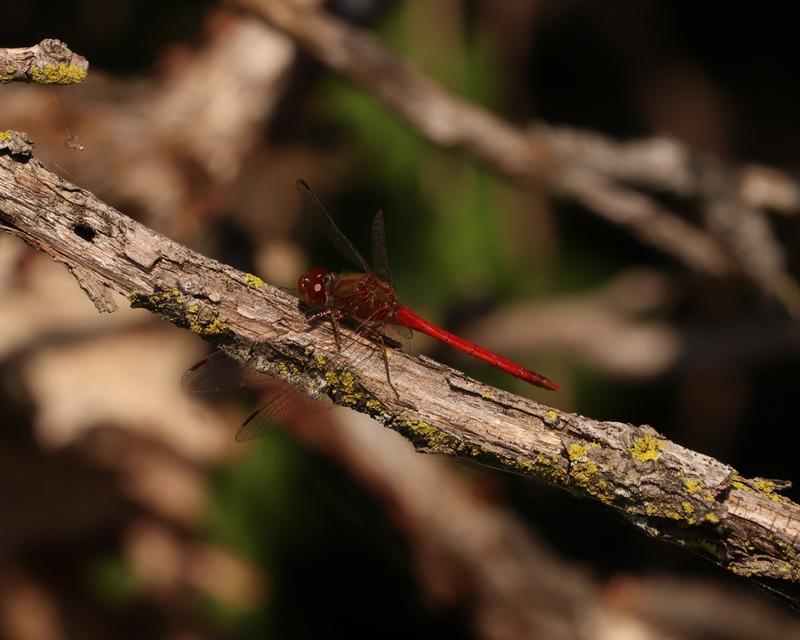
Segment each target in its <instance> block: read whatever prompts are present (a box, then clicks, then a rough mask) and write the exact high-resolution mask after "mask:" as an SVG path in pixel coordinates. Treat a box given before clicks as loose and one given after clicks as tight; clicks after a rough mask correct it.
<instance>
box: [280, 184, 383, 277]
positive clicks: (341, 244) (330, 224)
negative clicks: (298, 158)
mask: <svg viewBox="0 0 800 640" xmlns="http://www.w3.org/2000/svg"><path fill="white" fill-rule="evenodd" d="M295 184H296V185H297V190H298V191H299V192H300V194H301V195H303V196H305V197H306V198H308V199H309V200H310V201H311V203H312V204H313V205H314V208H315V209H316V210H317V213H318V214H319V216H320V218H322V222H323V225H322V229H323V231H324V232H325V235H326V236H327V237H328V240H330V242H331V244H333V246H334V247H336V249H337V250H338V251H339V253H341V254H342V255H343V256H344V257H345V258H347V259H348V260H350V262H352V263H353V264H354V265H355V266H357V267H359V268H360V269H362V270H363V271H364V272H365V273H372V269H371V268H370V266H369V265H368V264H367V261H366V260H364V256H362V255H361V253H360V252H359V251H358V249H356V248H355V247H354V246H353V243H352V242H350V240H348V239H347V236H346V235H344V233H342V230H341V229H339V227H337V226H336V223H335V222H334V221H333V218H332V217H331V214H330V213H328V210H327V209H326V208H325V205H323V204H322V202H321V201H320V199H319V198H317V196H316V195H315V194H314V192H313V191H312V190H311V187H309V186H308V185H307V184H306V183H305V181H303V180H297V182H296V183H295Z"/></svg>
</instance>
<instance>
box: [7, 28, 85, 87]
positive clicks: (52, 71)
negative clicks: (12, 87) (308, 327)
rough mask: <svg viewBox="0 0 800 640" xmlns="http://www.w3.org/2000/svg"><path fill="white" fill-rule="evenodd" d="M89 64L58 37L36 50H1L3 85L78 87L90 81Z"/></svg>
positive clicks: (43, 41) (47, 41)
mask: <svg viewBox="0 0 800 640" xmlns="http://www.w3.org/2000/svg"><path fill="white" fill-rule="evenodd" d="M88 68H89V62H88V61H87V60H86V58H84V57H83V56H81V55H78V54H77V53H74V52H73V51H71V50H70V48H69V47H68V46H67V45H66V44H64V43H63V42H61V40H56V39H54V38H46V39H44V40H42V41H41V42H40V43H39V44H35V45H33V46H32V47H18V48H15V49H2V48H0V84H2V83H5V82H35V83H37V84H75V83H77V82H82V81H83V79H84V78H86V71H87V69H88Z"/></svg>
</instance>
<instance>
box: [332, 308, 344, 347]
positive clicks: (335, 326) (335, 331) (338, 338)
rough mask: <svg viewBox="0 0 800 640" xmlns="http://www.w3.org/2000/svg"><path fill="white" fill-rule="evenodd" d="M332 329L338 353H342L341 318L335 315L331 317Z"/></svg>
mask: <svg viewBox="0 0 800 640" xmlns="http://www.w3.org/2000/svg"><path fill="white" fill-rule="evenodd" d="M329 318H330V321H331V327H332V328H333V340H334V341H335V342H336V351H338V352H339V353H341V352H342V334H341V332H340V331H339V318H338V317H337V315H336V314H335V313H331V314H330V315H329Z"/></svg>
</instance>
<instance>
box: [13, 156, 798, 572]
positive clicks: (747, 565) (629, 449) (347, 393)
mask: <svg viewBox="0 0 800 640" xmlns="http://www.w3.org/2000/svg"><path fill="white" fill-rule="evenodd" d="M0 225H2V227H3V228H4V229H6V230H8V231H10V232H11V233H13V234H15V235H17V236H19V237H21V238H23V239H24V240H26V241H27V242H28V243H29V244H31V245H33V246H34V247H37V248H38V249H41V250H43V251H45V252H47V253H49V254H50V255H52V256H53V257H54V258H55V259H56V260H58V261H60V262H62V263H64V264H65V265H67V266H68V267H69V268H70V269H71V271H72V273H73V275H75V276H76V277H78V278H81V277H83V275H84V274H86V273H91V274H92V280H93V284H92V287H91V288H92V290H97V288H98V287H99V288H110V289H114V290H116V291H118V292H121V293H123V294H125V295H127V296H128V297H129V299H130V300H131V302H132V304H133V305H134V306H138V307H144V308H147V309H149V310H150V311H152V312H154V313H156V314H158V315H160V316H161V317H163V318H165V319H167V320H169V321H170V322H173V323H174V324H176V325H178V326H181V327H184V328H188V329H190V330H192V331H194V332H195V333H197V334H198V335H201V336H202V337H204V338H206V339H208V340H210V341H212V342H214V343H215V344H216V345H218V346H219V347H221V348H223V349H224V350H226V351H227V352H228V353H229V354H231V355H232V356H233V357H235V358H237V359H238V360H240V361H242V362H245V363H247V364H248V365H249V366H252V367H254V368H256V369H259V370H261V371H265V372H267V373H270V374H272V375H275V376H276V377H279V378H282V379H283V380H287V381H290V382H292V383H294V384H296V385H298V386H300V387H302V388H303V389H305V390H308V391H312V392H314V391H320V390H321V391H323V392H325V393H327V394H328V395H330V396H331V397H332V398H333V399H334V400H335V401H336V402H337V403H339V404H341V405H344V406H348V407H351V408H353V409H356V410H358V411H361V412H363V413H367V414H368V415H370V416H371V417H373V418H375V419H376V420H378V421H379V422H381V423H383V424H384V425H385V426H387V427H390V428H392V429H394V430H396V431H398V432H399V433H401V434H402V435H404V436H405V437H406V438H408V439H409V440H411V441H412V442H413V444H414V445H415V447H416V448H417V449H418V450H420V451H424V452H430V453H440V454H445V455H449V456H458V457H464V458H469V459H472V460H476V461H478V462H481V463H484V464H489V465H492V466H495V467H499V468H501V469H504V470H508V471H512V472H515V473H520V474H523V475H527V476H531V477H537V478H541V479H545V480H547V481H548V482H550V483H552V484H554V485H557V486H560V487H563V488H565V489H567V490H569V491H571V492H573V493H575V494H577V495H581V496H584V497H587V498H590V499H594V500H598V501H600V502H602V503H603V504H606V505H608V506H609V507H611V508H613V509H615V510H616V511H617V512H619V513H620V514H621V515H623V516H624V517H625V518H627V519H628V520H629V521H631V522H632V523H634V524H635V525H637V526H638V527H640V528H641V529H642V530H644V531H645V532H647V533H648V534H650V535H653V536H658V537H662V538H665V539H668V540H672V541H674V542H677V543H679V544H682V545H689V546H691V547H694V548H697V549H699V550H701V551H702V552H704V553H706V554H708V555H709V556H710V557H711V558H712V559H713V560H715V561H716V562H718V563H719V564H720V565H722V566H724V567H726V568H728V569H729V570H731V571H733V572H735V573H738V574H742V575H748V576H752V575H758V576H767V577H773V578H782V579H786V580H795V581H796V580H800V560H798V559H797V552H798V550H800V540H799V539H798V535H800V505H797V504H795V503H793V502H791V501H790V500H788V499H787V498H785V497H783V496H781V495H779V494H778V493H777V492H776V491H777V490H778V489H780V488H782V487H783V485H782V484H781V483H776V482H772V481H768V480H763V479H758V478H756V479H746V478H743V477H741V476H740V475H738V474H737V472H736V470H735V469H733V468H731V467H729V466H727V465H725V464H723V463H721V462H719V461H717V460H715V459H713V458H711V457H709V456H705V455H702V454H700V453H696V452H694V451H691V450H688V449H686V448H684V447H681V446H680V445H678V444H676V443H673V442H670V441H669V440H666V439H665V438H663V437H662V436H661V435H660V434H658V433H657V432H656V431H655V430H654V429H652V428H651V427H648V426H642V427H635V426H633V425H630V424H622V423H616V422H604V421H599V420H593V419H590V418H586V417H583V416H579V415H575V414H569V413H564V412H560V411H558V410H556V409H552V408H549V407H547V406H544V405H542V404H539V403H536V402H533V401H532V400H528V399H525V398H521V397H518V396H514V395H512V394H509V393H506V392H503V391H500V390H497V389H494V388H492V387H488V386H486V385H483V384H480V383H478V382H476V381H474V380H472V379H470V378H468V377H467V376H465V375H464V374H462V373H460V372H458V371H454V370H453V369H450V368H448V367H445V366H443V365H441V364H439V363H436V362H434V361H432V360H429V359H427V358H424V357H412V356H409V355H406V354H404V353H401V352H398V351H392V352H391V353H390V357H389V363H390V367H391V372H392V382H393V384H394V386H395V387H396V388H397V390H398V391H399V393H400V398H401V399H400V400H398V399H397V398H396V397H395V395H394V393H393V392H392V389H391V388H390V386H389V384H388V382H387V380H386V375H385V373H384V370H383V366H382V361H381V358H380V356H379V355H378V354H377V353H374V357H367V358H364V357H363V353H362V354H361V355H360V356H359V355H358V354H352V353H351V354H350V355H348V354H347V353H345V354H338V353H337V351H336V348H335V344H334V340H333V337H332V335H331V333H330V331H329V330H328V329H327V327H326V326H316V327H309V326H308V323H307V320H306V317H305V316H304V314H303V313H302V312H301V311H300V309H299V308H298V305H297V301H296V300H295V299H294V298H292V297H291V296H289V295H287V294H285V293H283V292H282V291H280V290H278V289H275V288H273V287H271V286H269V285H266V284H265V283H263V282H262V281H261V280H260V279H259V278H257V277H255V276H253V275H250V274H246V273H242V272H240V271H237V270H236V269H233V268H232V267H229V266H226V265H223V264H220V263H218V262H216V261H213V260H210V259H208V258H205V257H203V256H201V255H199V254H197V253H194V252H192V251H190V250H189V249H187V248H186V247H183V246H181V245H179V244H177V243H175V242H172V241H171V240H169V239H167V238H165V237H163V236H161V235H159V234H158V233H156V232H154V231H152V230H151V229H148V228H147V227H144V226H143V225H140V224H138V223H137V222H135V221H134V220H132V219H130V218H128V217H126V216H124V215H122V214H121V213H120V212H118V211H117V210H115V209H113V208H112V207H110V206H109V205H107V204H105V203H103V202H102V201H100V200H98V199H97V198H96V197H95V196H93V195H92V194H91V193H89V192H87V191H85V190H83V189H80V188H79V187H77V186H75V185H72V184H70V183H68V182H66V181H64V180H63V179H61V178H60V177H58V176H56V175H54V174H53V173H51V172H49V171H47V170H46V169H45V168H44V167H43V166H42V165H41V164H40V163H39V162H38V161H37V160H36V159H35V158H33V157H32V156H30V155H29V151H28V154H26V153H22V152H18V153H17V154H16V155H14V156H12V155H9V153H7V152H6V151H2V150H0ZM354 339H355V338H354ZM367 352H369V350H368V351H367ZM337 359H339V360H338V362H337ZM334 362H337V364H335V365H334V364H332V363H334Z"/></svg>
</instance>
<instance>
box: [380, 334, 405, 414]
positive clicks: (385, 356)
mask: <svg viewBox="0 0 800 640" xmlns="http://www.w3.org/2000/svg"><path fill="white" fill-rule="evenodd" d="M378 342H379V343H380V345H381V355H382V356H383V368H384V369H385V370H386V382H388V383H389V386H390V387H391V388H392V391H394V395H395V396H396V397H397V399H398V400H399V399H400V393H399V392H398V391H397V388H396V387H395V386H394V385H393V384H392V377H391V376H390V375H389V349H388V347H387V346H386V340H384V338H383V335H381V334H378Z"/></svg>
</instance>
